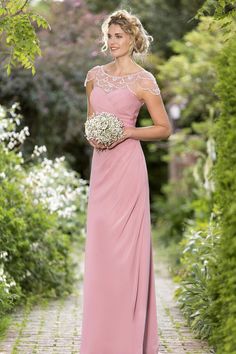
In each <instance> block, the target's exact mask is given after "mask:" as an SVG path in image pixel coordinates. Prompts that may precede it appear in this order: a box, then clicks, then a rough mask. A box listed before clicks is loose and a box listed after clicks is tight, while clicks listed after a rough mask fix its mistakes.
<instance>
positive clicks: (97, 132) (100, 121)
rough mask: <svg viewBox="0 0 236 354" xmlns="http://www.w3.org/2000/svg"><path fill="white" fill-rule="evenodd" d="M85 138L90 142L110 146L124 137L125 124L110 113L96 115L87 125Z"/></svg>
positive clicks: (88, 120) (92, 116) (87, 121)
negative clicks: (94, 141)
mask: <svg viewBox="0 0 236 354" xmlns="http://www.w3.org/2000/svg"><path fill="white" fill-rule="evenodd" d="M84 126H85V137H86V138H87V139H88V140H93V139H94V140H96V141H97V142H99V143H101V144H103V145H105V146H109V145H111V144H112V143H114V142H115V141H117V140H119V139H120V138H121V137H122V136H123V133H124V132H123V127H124V124H123V122H122V121H121V120H120V119H119V118H118V117H117V116H116V115H114V114H112V113H109V112H101V113H96V114H95V113H94V114H93V115H91V117H90V118H89V119H87V120H86V122H85V124H84Z"/></svg>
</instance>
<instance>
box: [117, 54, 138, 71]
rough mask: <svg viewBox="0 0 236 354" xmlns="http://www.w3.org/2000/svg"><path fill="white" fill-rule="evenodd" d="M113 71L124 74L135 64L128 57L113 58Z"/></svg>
mask: <svg viewBox="0 0 236 354" xmlns="http://www.w3.org/2000/svg"><path fill="white" fill-rule="evenodd" d="M113 63H114V67H115V71H116V72H117V73H120V74H126V73H127V72H128V71H129V69H128V68H129V67H131V66H132V64H135V62H134V60H133V59H132V58H131V57H129V56H124V57H120V58H115V59H114V61H113Z"/></svg>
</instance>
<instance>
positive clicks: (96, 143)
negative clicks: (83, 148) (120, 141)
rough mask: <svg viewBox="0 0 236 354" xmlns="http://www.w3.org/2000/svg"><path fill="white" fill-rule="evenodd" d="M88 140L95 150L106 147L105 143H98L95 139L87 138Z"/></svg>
mask: <svg viewBox="0 0 236 354" xmlns="http://www.w3.org/2000/svg"><path fill="white" fill-rule="evenodd" d="M88 142H89V144H90V145H92V146H93V147H94V148H95V149H97V150H104V149H106V148H107V147H106V146H105V145H103V144H101V143H98V142H97V140H94V139H91V140H88Z"/></svg>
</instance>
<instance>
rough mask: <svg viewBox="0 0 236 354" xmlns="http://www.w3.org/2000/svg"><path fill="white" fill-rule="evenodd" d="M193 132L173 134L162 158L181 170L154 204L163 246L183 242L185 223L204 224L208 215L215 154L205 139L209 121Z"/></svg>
mask: <svg viewBox="0 0 236 354" xmlns="http://www.w3.org/2000/svg"><path fill="white" fill-rule="evenodd" d="M193 129H194V130H195V134H192V135H190V134H189V131H188V130H187V129H186V131H184V130H182V131H180V132H176V133H175V136H173V137H172V139H171V145H170V149H169V153H168V155H166V156H165V159H166V161H168V162H169V163H173V162H174V161H179V163H181V164H182V166H183V167H184V168H182V169H181V171H182V172H181V175H180V176H178V178H173V179H172V180H169V183H168V184H166V185H164V186H163V187H162V192H163V196H161V197H157V198H156V199H155V203H154V210H155V213H156V215H157V223H156V228H157V230H158V235H159V236H158V237H159V239H160V241H161V242H162V243H163V244H164V245H165V246H169V245H171V243H172V242H174V243H178V242H179V241H180V240H181V239H182V237H183V232H184V229H185V227H186V221H187V220H189V219H191V218H192V219H194V218H196V217H198V218H199V221H200V220H202V223H203V224H204V223H205V219H206V218H208V216H209V215H210V210H211V206H212V191H213V190H214V186H213V185H212V180H211V176H210V172H209V170H210V167H211V165H212V160H214V159H215V153H214V142H213V141H212V139H208V140H206V139H207V135H208V134H209V131H210V130H211V121H209V122H204V123H201V124H200V123H198V124H197V123H195V124H194V125H193ZM176 256H179V255H176ZM177 262H178V259H177Z"/></svg>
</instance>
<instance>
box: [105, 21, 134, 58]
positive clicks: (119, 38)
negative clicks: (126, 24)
mask: <svg viewBox="0 0 236 354" xmlns="http://www.w3.org/2000/svg"><path fill="white" fill-rule="evenodd" d="M107 35H108V39H107V45H108V48H109V50H110V53H111V55H112V56H113V57H115V58H117V57H120V56H124V55H128V54H129V46H130V43H131V37H130V35H129V34H128V33H125V32H124V31H123V30H122V28H121V27H120V25H115V24H112V25H110V26H109V28H108V34H107Z"/></svg>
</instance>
